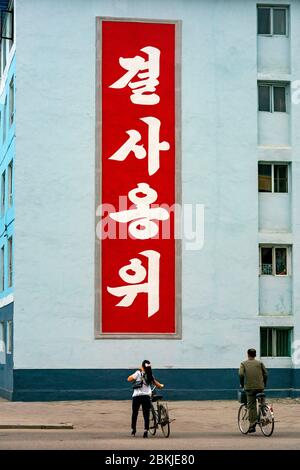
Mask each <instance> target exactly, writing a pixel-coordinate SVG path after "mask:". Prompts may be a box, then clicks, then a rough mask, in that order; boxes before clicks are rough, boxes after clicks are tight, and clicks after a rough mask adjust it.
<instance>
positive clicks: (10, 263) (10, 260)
mask: <svg viewBox="0 0 300 470" xmlns="http://www.w3.org/2000/svg"><path fill="white" fill-rule="evenodd" d="M7 287H8V288H11V287H13V235H11V236H10V237H8V238H7Z"/></svg>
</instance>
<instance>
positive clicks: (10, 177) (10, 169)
mask: <svg viewBox="0 0 300 470" xmlns="http://www.w3.org/2000/svg"><path fill="white" fill-rule="evenodd" d="M13 171H14V166H13V159H12V160H11V161H10V162H9V164H8V165H7V197H8V208H11V207H12V206H13V199H14V198H13Z"/></svg>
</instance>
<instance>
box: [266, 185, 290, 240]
mask: <svg viewBox="0 0 300 470" xmlns="http://www.w3.org/2000/svg"><path fill="white" fill-rule="evenodd" d="M258 199H259V230H260V231H262V232H265V231H266V232H271V231H274V232H290V231H291V222H292V221H291V216H292V210H291V197H290V194H289V193H286V194H285V193H259V196H258Z"/></svg>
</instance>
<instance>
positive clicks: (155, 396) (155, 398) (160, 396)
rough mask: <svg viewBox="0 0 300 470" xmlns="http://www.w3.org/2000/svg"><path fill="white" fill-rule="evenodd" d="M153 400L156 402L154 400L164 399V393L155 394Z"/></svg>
mask: <svg viewBox="0 0 300 470" xmlns="http://www.w3.org/2000/svg"><path fill="white" fill-rule="evenodd" d="M151 400H152V401H153V402H154V401H158V400H162V395H154V396H153V397H152V398H151Z"/></svg>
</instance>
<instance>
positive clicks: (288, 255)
mask: <svg viewBox="0 0 300 470" xmlns="http://www.w3.org/2000/svg"><path fill="white" fill-rule="evenodd" d="M262 248H271V249H272V274H264V273H263V272H262ZM277 248H285V249H286V274H276V249H277ZM291 275H292V246H291V245H272V244H269V245H268V244H265V243H264V244H261V245H259V276H268V277H269V276H274V277H289V276H291Z"/></svg>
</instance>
